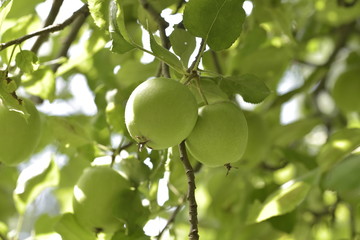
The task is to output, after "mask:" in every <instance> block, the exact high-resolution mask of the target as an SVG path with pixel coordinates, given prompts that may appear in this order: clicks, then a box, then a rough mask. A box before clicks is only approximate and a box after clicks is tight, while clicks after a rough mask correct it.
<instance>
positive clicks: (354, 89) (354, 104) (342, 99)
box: [332, 68, 360, 112]
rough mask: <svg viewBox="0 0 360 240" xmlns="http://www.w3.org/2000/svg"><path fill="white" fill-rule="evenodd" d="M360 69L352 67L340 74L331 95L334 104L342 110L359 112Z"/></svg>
mask: <svg viewBox="0 0 360 240" xmlns="http://www.w3.org/2000/svg"><path fill="white" fill-rule="evenodd" d="M359 93H360V69H359V68H354V69H350V70H348V71H345V72H344V73H342V74H340V75H339V77H338V78H337V79H336V82H335V84H334V87H333V91H332V95H333V98H334V101H335V103H336V105H337V106H338V107H339V108H340V109H341V110H342V111H344V112H360V94H359Z"/></svg>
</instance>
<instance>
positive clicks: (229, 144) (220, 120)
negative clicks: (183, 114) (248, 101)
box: [186, 102, 248, 167]
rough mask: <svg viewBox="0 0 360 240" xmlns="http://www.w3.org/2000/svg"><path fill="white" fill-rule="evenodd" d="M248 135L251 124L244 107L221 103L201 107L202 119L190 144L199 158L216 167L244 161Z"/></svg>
mask: <svg viewBox="0 0 360 240" xmlns="http://www.w3.org/2000/svg"><path fill="white" fill-rule="evenodd" d="M247 138H248V129H247V123H246V119H245V117H244V114H243V112H242V111H241V109H240V108H239V107H237V106H236V105H235V104H234V103H232V102H219V103H215V104H211V105H205V106H203V107H201V108H200V109H199V117H198V121H197V123H196V125H195V127H194V129H193V131H192V132H191V134H190V135H189V137H188V138H187V140H186V146H187V148H188V150H189V151H190V153H191V155H193V156H194V157H195V158H196V159H197V160H198V161H200V162H202V163H203V164H204V165H206V166H210V167H216V166H221V165H224V164H226V163H232V162H236V161H238V160H240V158H241V157H242V155H243V154H244V152H245V148H246V144H247Z"/></svg>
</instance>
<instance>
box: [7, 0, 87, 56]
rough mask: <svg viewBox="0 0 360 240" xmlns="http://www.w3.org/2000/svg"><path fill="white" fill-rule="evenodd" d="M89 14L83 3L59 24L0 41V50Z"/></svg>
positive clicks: (64, 25)
mask: <svg viewBox="0 0 360 240" xmlns="http://www.w3.org/2000/svg"><path fill="white" fill-rule="evenodd" d="M88 14H89V8H88V6H87V5H86V4H85V5H84V6H82V7H81V8H80V9H79V10H77V11H76V12H74V13H73V15H72V16H71V17H69V18H68V19H66V20H65V21H64V22H62V23H60V24H56V25H50V26H47V27H45V28H43V29H40V30H38V31H35V32H32V33H29V34H27V35H24V36H22V37H20V38H17V39H14V40H11V41H9V42H6V43H1V44H0V51H2V50H4V49H6V48H8V47H10V46H12V45H15V44H20V43H22V42H24V41H26V40H28V39H30V38H32V37H35V36H39V35H42V34H46V33H52V32H57V31H60V30H63V29H64V28H65V27H67V26H69V25H70V24H71V23H72V22H74V21H75V19H76V18H77V17H78V16H79V15H85V16H87V15H88Z"/></svg>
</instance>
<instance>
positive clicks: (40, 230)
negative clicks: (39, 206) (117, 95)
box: [35, 214, 61, 240]
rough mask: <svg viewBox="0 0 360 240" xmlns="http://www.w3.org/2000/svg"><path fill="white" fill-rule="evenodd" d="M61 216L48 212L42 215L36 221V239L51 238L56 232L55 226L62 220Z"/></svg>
mask: <svg viewBox="0 0 360 240" xmlns="http://www.w3.org/2000/svg"><path fill="white" fill-rule="evenodd" d="M60 218H61V216H58V215H57V216H50V215H48V214H42V215H40V216H39V217H38V218H37V220H36V223H35V233H36V240H38V239H39V240H41V239H44V240H45V239H51V236H53V234H54V226H55V224H56V223H57V222H58V221H59V220H60Z"/></svg>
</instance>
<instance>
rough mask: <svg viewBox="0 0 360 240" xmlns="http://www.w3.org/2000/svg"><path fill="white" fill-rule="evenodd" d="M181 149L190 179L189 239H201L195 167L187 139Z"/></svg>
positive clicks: (181, 144)
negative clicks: (191, 161)
mask: <svg viewBox="0 0 360 240" xmlns="http://www.w3.org/2000/svg"><path fill="white" fill-rule="evenodd" d="M179 150H180V159H181V161H182V162H183V165H184V168H185V171H186V176H187V179H188V193H187V200H188V202H189V222H190V233H189V240H198V239H199V233H198V232H199V230H198V218H197V215H198V213H197V203H196V198H195V189H196V185H195V174H194V169H193V167H192V166H191V163H190V161H189V157H188V155H187V152H186V146H185V141H182V142H181V143H180V145H179Z"/></svg>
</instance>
